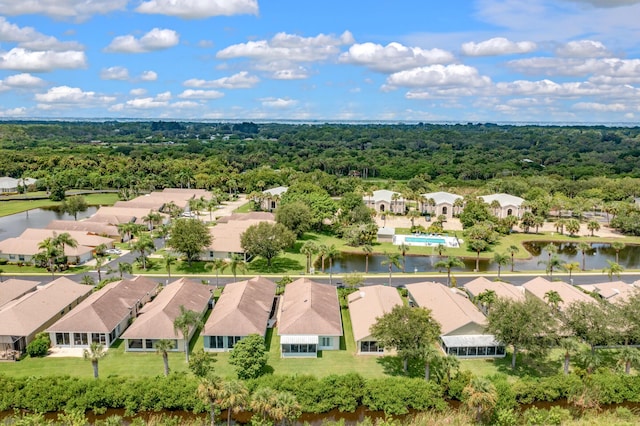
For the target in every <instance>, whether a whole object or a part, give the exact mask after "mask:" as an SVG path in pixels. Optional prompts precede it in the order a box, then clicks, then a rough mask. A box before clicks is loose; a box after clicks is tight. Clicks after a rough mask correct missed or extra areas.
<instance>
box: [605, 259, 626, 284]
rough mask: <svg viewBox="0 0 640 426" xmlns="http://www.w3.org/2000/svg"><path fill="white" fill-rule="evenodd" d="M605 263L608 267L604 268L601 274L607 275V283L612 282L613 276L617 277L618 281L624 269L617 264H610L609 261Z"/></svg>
mask: <svg viewBox="0 0 640 426" xmlns="http://www.w3.org/2000/svg"><path fill="white" fill-rule="evenodd" d="M607 263H608V264H609V266H607V267H606V268H604V269H603V270H602V272H603V273H604V272H606V273H607V276H608V277H609V281H613V276H614V275H615V276H616V277H618V279H620V274H621V273H622V272H623V271H624V267H623V266H622V265H620V264H619V263H616V262H612V261H610V260H607Z"/></svg>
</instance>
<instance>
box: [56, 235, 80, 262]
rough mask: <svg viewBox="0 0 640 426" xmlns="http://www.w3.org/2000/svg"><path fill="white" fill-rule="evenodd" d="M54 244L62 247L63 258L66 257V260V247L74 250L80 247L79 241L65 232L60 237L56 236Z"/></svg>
mask: <svg viewBox="0 0 640 426" xmlns="http://www.w3.org/2000/svg"><path fill="white" fill-rule="evenodd" d="M53 243H54V244H56V245H57V246H60V252H61V253H62V256H65V259H66V255H65V252H64V249H65V247H72V248H76V247H78V240H76V239H75V238H73V237H72V236H71V234H69V233H68V232H63V233H61V234H58V235H55V234H54V237H53Z"/></svg>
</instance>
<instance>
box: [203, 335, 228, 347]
mask: <svg viewBox="0 0 640 426" xmlns="http://www.w3.org/2000/svg"><path fill="white" fill-rule="evenodd" d="M205 341H207V342H208V346H207V347H208V348H211V349H224V337H223V336H208V337H207V338H206V339H205Z"/></svg>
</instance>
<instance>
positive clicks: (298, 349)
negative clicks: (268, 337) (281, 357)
mask: <svg viewBox="0 0 640 426" xmlns="http://www.w3.org/2000/svg"><path fill="white" fill-rule="evenodd" d="M281 350H282V353H283V354H286V353H290V354H314V353H316V352H317V351H318V348H317V346H316V345H315V344H313V343H311V344H304V343H302V344H287V343H285V344H283V345H282V346H281Z"/></svg>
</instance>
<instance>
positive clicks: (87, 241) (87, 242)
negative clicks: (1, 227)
mask: <svg viewBox="0 0 640 426" xmlns="http://www.w3.org/2000/svg"><path fill="white" fill-rule="evenodd" d="M64 232H66V233H67V234H69V235H70V236H71V238H73V239H74V240H76V241H77V242H78V245H81V246H86V247H97V246H99V245H100V244H105V245H111V244H113V239H112V238H107V237H101V236H99V235H92V234H88V233H87V232H83V231H62V232H59V231H56V230H53V229H40V228H27V229H25V230H24V232H23V233H22V234H21V235H20V236H19V237H18V238H21V239H25V240H36V241H38V242H40V241H43V240H45V239H46V238H55V237H56V236H57V235H60V234H62V233H64Z"/></svg>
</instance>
